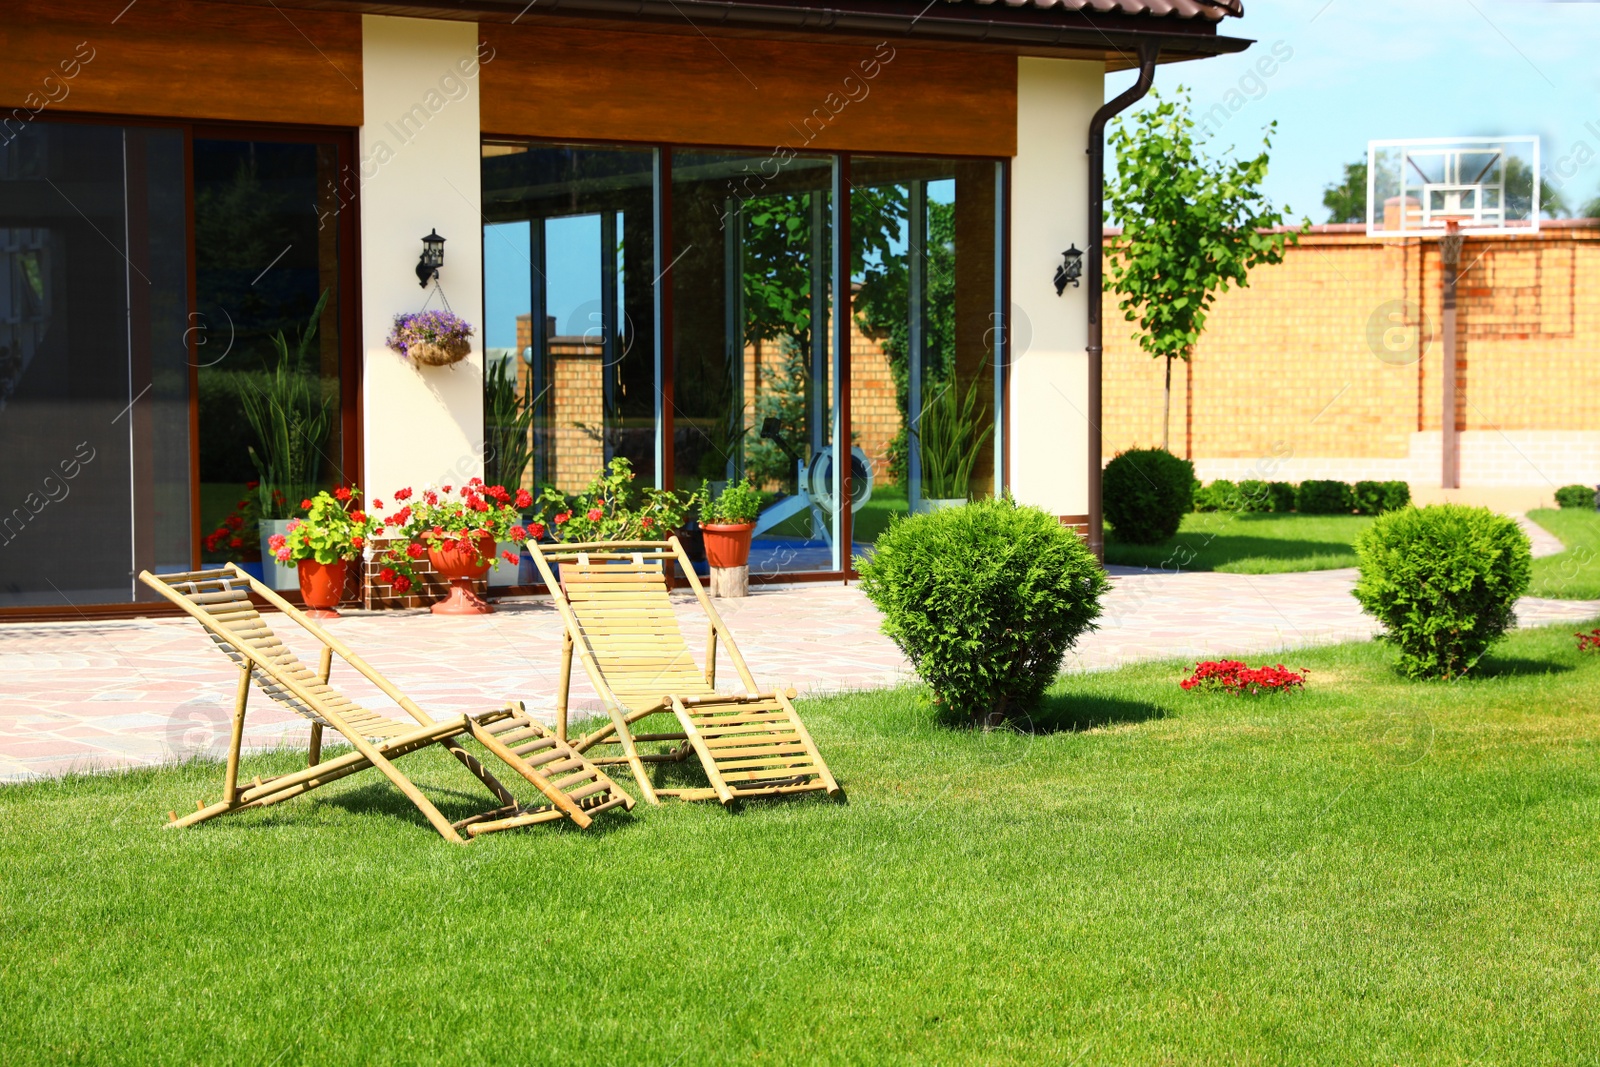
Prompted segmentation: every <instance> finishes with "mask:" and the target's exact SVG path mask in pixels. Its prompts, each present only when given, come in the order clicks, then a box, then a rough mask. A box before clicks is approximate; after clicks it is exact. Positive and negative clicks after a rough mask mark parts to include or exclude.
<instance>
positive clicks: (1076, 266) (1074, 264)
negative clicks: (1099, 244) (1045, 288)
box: [1056, 244, 1083, 296]
mask: <svg viewBox="0 0 1600 1067" xmlns="http://www.w3.org/2000/svg"><path fill="white" fill-rule="evenodd" d="M1081 277H1083V253H1082V252H1081V251H1079V249H1078V246H1077V245H1076V244H1074V245H1073V246H1072V247H1071V248H1069V249H1067V250H1066V251H1065V252H1063V253H1061V266H1059V267H1057V268H1056V295H1057V296H1060V295H1061V294H1062V293H1064V292H1066V291H1067V286H1069V285H1070V286H1072V287H1073V288H1074V289H1076V288H1077V287H1078V279H1079V278H1081Z"/></svg>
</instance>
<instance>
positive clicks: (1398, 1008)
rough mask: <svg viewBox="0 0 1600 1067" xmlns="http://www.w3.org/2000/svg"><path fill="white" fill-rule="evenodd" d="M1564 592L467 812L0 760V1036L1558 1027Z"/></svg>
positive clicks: (423, 779)
mask: <svg viewBox="0 0 1600 1067" xmlns="http://www.w3.org/2000/svg"><path fill="white" fill-rule="evenodd" d="M1571 629H1572V627H1553V628H1548V629H1545V630H1531V631H1522V632H1518V633H1516V634H1514V635H1512V636H1511V637H1510V638H1508V639H1507V641H1506V642H1505V643H1504V644H1503V645H1502V646H1499V648H1498V649H1497V651H1496V653H1495V654H1494V655H1492V656H1491V657H1490V658H1489V659H1488V660H1486V661H1485V663H1484V664H1483V676H1482V677H1479V678H1473V679H1469V680H1467V681H1464V682H1459V683H1455V684H1438V685H1430V684H1417V683H1410V682H1406V681H1403V680H1402V679H1400V678H1399V677H1398V676H1397V675H1396V674H1395V673H1394V671H1393V670H1392V669H1391V668H1390V666H1389V660H1390V656H1391V652H1390V651H1389V650H1388V649H1387V648H1385V647H1383V646H1381V645H1376V644H1352V645H1340V646H1333V647H1325V648H1317V649H1312V650H1306V651H1304V652H1295V653H1288V654H1284V655H1282V656H1273V657H1266V659H1268V660H1271V661H1274V662H1275V661H1277V660H1280V659H1281V660H1283V661H1284V662H1285V663H1286V664H1287V665H1289V666H1291V667H1294V668H1297V669H1298V668H1305V669H1308V670H1309V671H1310V672H1311V674H1310V684H1309V687H1308V689H1307V691H1306V692H1304V693H1299V694H1291V695H1288V696H1287V697H1281V696H1280V697H1275V698H1270V699H1251V698H1239V697H1232V696H1228V695H1225V694H1200V693H1184V692H1182V691H1181V690H1179V688H1178V686H1177V681H1178V679H1179V678H1180V677H1182V676H1183V674H1184V673H1186V672H1187V670H1188V669H1189V668H1191V667H1192V666H1193V665H1192V664H1191V663H1177V662H1170V663H1147V664H1141V665H1138V666H1135V667H1130V668H1126V669H1123V670H1117V671H1106V672H1097V673H1088V674H1076V675H1071V676H1068V677H1065V678H1063V679H1061V680H1060V681H1059V682H1058V683H1057V685H1056V686H1055V687H1054V688H1053V689H1052V691H1051V693H1050V695H1049V697H1048V699H1047V700H1046V702H1045V704H1044V706H1043V707H1042V708H1041V709H1040V710H1039V712H1038V713H1037V714H1036V715H1035V716H1034V718H1033V720H1032V721H1031V722H1024V723H1022V724H1019V725H1018V726H1017V727H1016V728H1012V729H1004V730H997V731H994V732H992V733H987V734H986V733H982V732H973V731H970V730H964V729H951V728H947V727H941V726H938V725H936V724H935V723H934V721H933V718H932V708H931V705H930V704H929V702H928V699H927V696H926V694H925V693H924V692H922V691H920V690H918V689H914V688H902V689H893V690H882V691H874V692H866V693H856V694H844V695H839V696H833V697H827V698H812V699H806V700H803V701H802V702H801V705H800V707H801V712H802V714H804V715H805V717H806V721H807V723H808V725H809V726H810V728H811V730H812V733H813V734H814V736H815V737H816V740H817V743H818V744H819V746H820V747H821V748H822V751H823V752H824V753H825V754H826V755H827V758H828V760H829V763H830V765H831V766H832V767H833V769H834V771H835V773H836V774H837V775H838V776H839V778H840V780H841V783H842V784H843V785H844V787H845V790H846V791H847V793H848V801H847V802H842V803H835V802H830V801H827V800H825V799H821V798H804V799H797V800H791V801H778V802H751V803H748V804H745V805H744V806H742V807H741V808H739V809H737V810H734V811H725V810H722V809H721V808H720V807H718V806H716V805H711V804H685V803H669V804H668V805H667V806H666V807H663V808H660V809H647V808H645V807H644V806H643V805H641V806H640V808H639V809H637V810H636V811H635V812H634V814H632V815H623V816H618V817H603V818H601V819H600V820H598V821H597V825H596V828H595V829H594V830H592V831H589V832H580V831H576V830H572V829H569V828H564V827H563V828H549V827H546V828H540V829H536V830H530V831H526V832H515V833H509V834H504V835H496V836H494V837H491V838H488V839H486V840H480V841H477V842H474V843H473V844H471V845H470V846H467V847H460V846H455V845H450V844H447V843H445V842H443V841H441V840H440V839H439V838H438V837H437V836H435V835H434V834H433V833H432V832H431V831H430V830H429V829H428V828H427V826H426V825H425V824H424V823H423V822H422V821H421V819H420V817H419V816H418V815H417V814H416V812H415V810H414V809H412V808H410V806H409V805H408V804H407V803H406V802H405V801H404V800H403V799H401V798H400V797H399V796H398V794H397V793H396V792H395V791H394V790H393V789H392V788H391V787H389V786H388V785H387V784H386V783H385V782H383V781H382V780H380V779H378V778H377V777H376V776H375V775H370V774H369V775H365V776H356V777H353V778H350V779H347V780H345V781H341V782H337V783H335V784H333V785H332V786H329V787H328V788H326V789H324V790H321V791H319V792H317V793H314V794H312V795H311V796H309V797H306V798H304V799H300V800H295V801H291V802H289V803H286V804H283V805H279V806H275V807H272V808H269V809H266V810H263V811H258V812H247V813H244V814H242V815H239V816H235V817H233V818H228V819H222V820H218V821H216V822H213V823H210V824H207V825H205V826H201V827H198V828H195V829H193V830H188V831H178V832H171V831H165V830H162V829H161V828H160V827H161V824H162V821H163V820H164V817H165V816H164V813H165V812H166V811H167V810H168V809H169V808H178V809H188V808H189V807H191V806H192V805H193V804H194V802H195V800H196V798H198V797H202V796H211V795H213V794H214V793H215V792H216V790H217V787H218V781H219V779H220V776H221V769H220V768H219V767H218V766H215V765H210V764H189V765H185V766H181V767H173V768H166V769H161V770H145V771H137V772H131V773H126V774H119V775H103V776H96V777H76V778H69V779H63V780H56V781H47V782H40V783H37V784H29V785H22V786H7V787H0V817H3V818H4V820H5V826H6V832H5V833H4V834H3V835H0V879H3V881H0V884H3V886H4V891H3V892H0V923H3V924H4V929H5V930H6V951H5V952H4V953H3V954H0V997H3V998H4V1003H5V1004H6V1009H5V1011H4V1012H3V1013H0V1048H3V1049H6V1050H8V1052H10V1053H12V1054H13V1055H14V1056H15V1057H16V1058H18V1059H24V1060H29V1061H52V1060H67V1059H70V1060H74V1061H81V1062H101V1063H105V1062H144V1061H147V1060H151V1059H155V1060H163V1061H167V1062H173V1063H192V1062H229V1061H242V1060H248V1061H250V1062H260V1063H267V1062H277V1063H295V1062H307V1061H316V1062H330V1063H331V1062H347V1061H355V1060H360V1061H369V1060H373V1059H383V1060H385V1061H392V1062H395V1063H413V1062H435V1061H438V1060H452V1061H454V1060H461V1059H472V1060H473V1061H483V1062H496V1061H502V1060H503V1061H506V1062H524V1061H538V1062H543V1061H546V1060H553V1059H555V1058H557V1057H558V1056H559V1057H560V1058H562V1059H568V1058H570V1053H571V1050H573V1049H584V1048H597V1049H604V1053H603V1058H605V1059H606V1060H608V1061H616V1062H620V1063H644V1064H662V1063H669V1062H674V1061H675V1062H678V1063H706V1062H732V1061H747V1060H748V1061H764V1062H774V1063H813V1062H852V1063H856V1062H869V1063H870V1062H883V1063H888V1062H902V1061H905V1060H913V1061H920V1062H930V1063H959V1062H977V1061H983V1062H998V1061H1013V1060H1031V1061H1041V1062H1067V1061H1071V1060H1072V1058H1073V1057H1074V1056H1078V1057H1080V1062H1083V1063H1091V1062H1092V1063H1097V1064H1098V1063H1129V1064H1145V1063H1153V1062H1271V1063H1318V1064H1343V1063H1352V1064H1354V1063H1362V1064H1365V1063H1465V1062H1470V1061H1473V1060H1474V1058H1475V1057H1476V1062H1479V1063H1496V1064H1503V1063H1524V1062H1530V1063H1531V1062H1561V1063H1579V1062H1593V1061H1594V1059H1595V1056H1594V1050H1595V1048H1596V1047H1597V1046H1596V1043H1595V1040H1594V1032H1593V1005H1594V1004H1595V1003H1597V1002H1600V999H1597V998H1600V972H1597V971H1596V969H1595V967H1594V960H1595V959H1596V958H1600V922H1597V920H1600V758H1597V757H1600V706H1597V704H1596V700H1595V696H1594V694H1595V692H1596V691H1597V686H1600V655H1595V654H1580V653H1579V652H1578V651H1577V650H1576V647H1575V644H1576V643H1575V642H1574V641H1573V639H1572V637H1571V633H1570V631H1571ZM1252 662H1256V661H1255V660H1252ZM301 760H303V755H300V754H296V753H290V752H280V753H274V754H270V755H266V756H260V757H256V758H253V759H250V760H248V761H247V766H246V768H245V774H246V775H247V776H248V775H255V774H270V773H275V772H282V771H287V770H289V769H292V768H293V767H295V766H297V765H298V764H299V763H300V762H301ZM406 767H407V769H408V771H409V772H410V773H412V774H413V775H414V776H415V778H416V779H417V781H418V783H419V784H420V785H421V786H422V788H423V789H424V790H425V791H427V792H429V793H430V795H432V796H433V797H434V798H435V799H436V800H437V801H438V802H439V804H440V807H441V808H442V809H443V810H444V811H445V812H446V814H447V816H449V817H451V818H459V817H461V816H462V815H464V814H466V813H467V812H469V811H471V810H475V809H476V807H478V806H481V803H482V800H481V798H480V797H479V796H478V795H477V792H476V791H475V783H474V782H473V781H472V779H471V778H470V777H468V776H467V775H466V772H465V771H463V770H462V769H461V768H460V767H459V766H458V765H456V764H455V763H454V762H453V761H451V760H449V759H448V758H447V757H445V758H439V754H437V753H425V754H420V755H418V756H414V757H409V758H408V759H407V761H406ZM689 770H690V768H685V767H674V768H671V769H670V773H674V774H685V773H689ZM662 773H663V774H666V773H669V770H668V769H663V770H662ZM530 1034H533V1035H537V1036H536V1037H535V1038H534V1039H533V1040H532V1041H531V1042H530V1037H529V1035H530ZM546 1035H549V1036H546ZM555 1035H559V1037H556V1036H555ZM469 1050H470V1051H469ZM558 1050H559V1051H558ZM275 1057H277V1059H276V1060H275V1059H274V1058H275Z"/></svg>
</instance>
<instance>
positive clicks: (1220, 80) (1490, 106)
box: [1106, 0, 1600, 222]
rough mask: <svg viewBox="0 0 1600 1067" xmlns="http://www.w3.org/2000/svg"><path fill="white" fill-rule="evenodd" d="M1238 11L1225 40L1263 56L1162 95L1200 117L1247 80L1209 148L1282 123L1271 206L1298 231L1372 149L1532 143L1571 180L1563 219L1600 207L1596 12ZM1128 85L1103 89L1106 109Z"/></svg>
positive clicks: (1543, 7)
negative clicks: (1459, 139)
mask: <svg viewBox="0 0 1600 1067" xmlns="http://www.w3.org/2000/svg"><path fill="white" fill-rule="evenodd" d="M1244 2H1245V16H1244V18H1242V19H1228V20H1226V21H1225V22H1224V24H1223V32H1224V33H1227V34H1229V35H1231V36H1234V37H1245V38H1253V39H1254V40H1255V41H1256V42H1257V44H1256V45H1254V46H1253V47H1252V48H1250V49H1249V50H1248V51H1246V52H1243V53H1241V54H1239V55H1235V56H1221V57H1218V58H1215V59H1208V60H1203V61H1200V62H1194V63H1177V64H1172V65H1169V66H1163V67H1160V68H1158V70H1157V72H1156V88H1157V89H1158V90H1162V91H1165V90H1170V89H1172V88H1173V87H1175V86H1177V85H1178V84H1179V83H1182V84H1184V85H1187V86H1189V87H1190V89H1192V90H1193V93H1194V103H1195V106H1196V110H1197V111H1204V110H1206V109H1208V108H1210V107H1211V106H1212V104H1214V103H1216V102H1218V101H1221V100H1223V99H1224V97H1225V96H1226V94H1227V93H1228V92H1229V91H1230V90H1235V89H1240V88H1241V80H1243V87H1244V90H1245V91H1244V93H1243V95H1244V98H1245V100H1246V101H1247V102H1246V103H1245V104H1244V105H1243V106H1242V107H1240V108H1239V110H1238V111H1237V112H1234V113H1232V114H1231V115H1230V117H1229V120H1228V122H1227V123H1226V124H1225V125H1223V126H1222V128H1221V130H1220V131H1219V132H1218V134H1217V135H1216V137H1215V138H1214V142H1213V146H1212V147H1213V148H1214V149H1217V150H1221V149H1225V148H1227V147H1228V146H1229V145H1237V146H1238V147H1239V149H1240V150H1241V151H1254V149H1255V147H1256V146H1257V145H1259V143H1260V140H1261V133H1262V127H1263V126H1265V125H1266V124H1267V123H1268V122H1271V121H1272V120H1274V119H1276V120H1277V122H1278V132H1277V135H1276V137H1275V138H1274V144H1273V151H1272V166H1271V171H1270V173H1269V175H1268V177H1267V192H1268V194H1269V195H1270V196H1271V197H1272V199H1273V200H1274V202H1276V203H1277V204H1279V205H1282V204H1284V203H1287V204H1288V205H1289V206H1291V207H1292V208H1293V209H1294V217H1295V218H1299V217H1300V216H1302V215H1305V216H1308V217H1309V218H1310V219H1311V221H1312V222H1324V221H1326V219H1327V210H1326V209H1325V208H1324V207H1323V206H1322V190H1323V187H1324V186H1326V185H1328V184H1329V183H1331V182H1334V181H1336V180H1338V178H1339V176H1340V175H1341V173H1342V166H1343V164H1345V163H1348V162H1351V161H1353V160H1357V159H1362V158H1365V155H1366V147H1367V141H1368V140H1372V139H1376V138H1390V137H1408V138H1409V137H1419V138H1420V137H1455V136H1471V135H1494V136H1499V135H1509V134H1525V133H1527V134H1538V135H1540V136H1541V138H1542V142H1541V151H1542V153H1543V158H1542V169H1543V171H1544V175H1545V181H1546V182H1547V183H1550V182H1552V180H1561V178H1562V172H1564V173H1565V174H1566V175H1567V176H1566V177H1565V180H1563V181H1561V186H1560V189H1561V192H1562V194H1563V195H1564V196H1565V198H1566V200H1567V202H1568V204H1569V205H1571V206H1573V207H1576V206H1578V205H1580V204H1582V203H1584V202H1585V201H1588V200H1590V199H1592V198H1594V197H1595V196H1597V195H1600V62H1597V60H1596V56H1597V53H1600V3H1545V2H1529V0H1331V2H1330V0H1244ZM1280 42H1281V46H1280V49H1279V51H1280V54H1281V53H1282V52H1283V51H1284V50H1287V51H1288V52H1289V57H1288V58H1287V59H1286V60H1284V61H1283V62H1281V63H1278V64H1277V69H1276V71H1275V72H1274V73H1273V74H1272V75H1271V76H1270V77H1267V78H1263V79H1261V83H1260V85H1257V84H1255V83H1252V82H1251V81H1250V80H1249V78H1250V75H1252V73H1255V64H1256V62H1257V61H1258V60H1259V59H1260V58H1261V57H1262V56H1263V55H1265V54H1268V53H1269V52H1270V51H1271V49H1272V47H1273V46H1274V45H1275V44H1279V43H1280ZM1133 78H1134V75H1133V73H1132V72H1126V73H1117V74H1113V75H1109V76H1108V77H1107V78H1106V98H1107V99H1110V98H1111V97H1112V96H1115V95H1116V94H1117V93H1119V92H1121V91H1122V90H1123V89H1125V88H1126V87H1127V86H1128V85H1130V84H1131V83H1132V81H1133ZM1233 99H1234V100H1235V101H1237V100H1238V97H1234V98H1233ZM1588 123H1593V127H1594V128H1593V129H1589V128H1586V124H1588ZM1589 153H1593V158H1592V159H1588V161H1587V162H1584V163H1580V161H1579V160H1580V157H1584V158H1586V157H1587V155H1588V154H1589ZM1563 157H1566V162H1565V165H1563ZM1108 163H1109V161H1108ZM1558 168H1560V171H1559V172H1558Z"/></svg>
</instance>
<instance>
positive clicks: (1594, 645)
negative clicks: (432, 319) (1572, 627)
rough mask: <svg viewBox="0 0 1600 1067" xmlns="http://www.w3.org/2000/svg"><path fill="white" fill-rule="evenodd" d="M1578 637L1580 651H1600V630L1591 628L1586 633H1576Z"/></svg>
mask: <svg viewBox="0 0 1600 1067" xmlns="http://www.w3.org/2000/svg"><path fill="white" fill-rule="evenodd" d="M1573 636H1574V637H1576V638H1577V639H1578V651H1579V652H1600V630H1590V631H1589V632H1588V633H1586V634H1574V635H1573Z"/></svg>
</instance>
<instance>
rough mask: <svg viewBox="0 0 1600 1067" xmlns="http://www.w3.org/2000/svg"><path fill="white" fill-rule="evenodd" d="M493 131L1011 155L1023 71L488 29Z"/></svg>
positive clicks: (953, 58) (485, 71)
mask: <svg viewBox="0 0 1600 1067" xmlns="http://www.w3.org/2000/svg"><path fill="white" fill-rule="evenodd" d="M479 33H480V35H481V36H482V38H483V40H484V41H485V42H486V43H487V44H488V45H489V46H490V47H491V48H492V49H493V58H492V59H487V61H486V62H485V63H484V64H483V67H482V74H481V82H480V84H481V87H482V94H483V96H482V126H483V129H484V131H485V132H486V133H490V134H497V135H507V136H516V137H547V138H559V139H563V140H579V141H583V140H615V141H661V142H671V143H677V144H704V145H747V146H752V147H760V148H769V147H777V146H787V147H789V148H791V149H793V150H795V151H797V152H802V151H807V150H831V151H856V152H874V151H876V152H912V153H919V154H930V155H973V156H1013V155H1015V154H1016V148H1017V61H1016V58H1015V57H1014V56H1011V55H1003V54H997V53H983V52H961V51H954V50H936V49H916V48H907V47H903V46H901V45H897V44H895V43H893V42H887V43H881V44H880V43H867V42H861V41H849V42H840V43H829V44H820V43H813V42H800V41H790V40H757V39H750V38H730V37H723V38H718V39H715V40H713V39H712V38H709V37H704V36H700V35H692V36H685V35H678V34H659V33H628V32H619V31H618V30H617V29H615V28H614V27H606V28H595V29H590V28H573V27H559V26H550V25H538V24H536V25H532V26H521V25H517V26H512V25H506V24H502V23H494V22H484V23H480V25H479Z"/></svg>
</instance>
